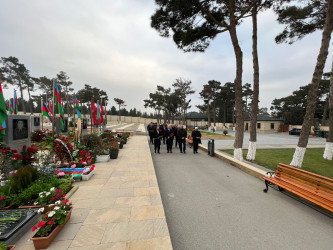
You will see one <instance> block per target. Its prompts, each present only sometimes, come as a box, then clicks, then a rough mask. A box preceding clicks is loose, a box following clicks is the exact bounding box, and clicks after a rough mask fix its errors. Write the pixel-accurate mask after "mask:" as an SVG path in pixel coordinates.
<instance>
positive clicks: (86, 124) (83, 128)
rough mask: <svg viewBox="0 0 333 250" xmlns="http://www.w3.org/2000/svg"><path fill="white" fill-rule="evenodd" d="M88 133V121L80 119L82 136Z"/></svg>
mask: <svg viewBox="0 0 333 250" xmlns="http://www.w3.org/2000/svg"><path fill="white" fill-rule="evenodd" d="M87 132H88V119H87V118H82V134H83V135H84V134H86V133H87Z"/></svg>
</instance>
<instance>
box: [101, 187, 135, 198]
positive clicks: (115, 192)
mask: <svg viewBox="0 0 333 250" xmlns="http://www.w3.org/2000/svg"><path fill="white" fill-rule="evenodd" d="M131 196H134V190H133V188H119V189H104V190H102V191H101V192H100V193H99V195H98V196H97V197H98V198H111V197H131Z"/></svg>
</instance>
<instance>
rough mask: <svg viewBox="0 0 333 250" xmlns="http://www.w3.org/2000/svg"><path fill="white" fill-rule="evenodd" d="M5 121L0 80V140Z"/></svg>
mask: <svg viewBox="0 0 333 250" xmlns="http://www.w3.org/2000/svg"><path fill="white" fill-rule="evenodd" d="M6 119H7V110H6V103H5V98H4V97H3V92H2V86H1V80H0V126H1V127H0V138H2V137H3V136H4V135H5V128H6Z"/></svg>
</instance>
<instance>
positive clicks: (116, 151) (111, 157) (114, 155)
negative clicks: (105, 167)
mask: <svg viewBox="0 0 333 250" xmlns="http://www.w3.org/2000/svg"><path fill="white" fill-rule="evenodd" d="M118 153H119V150H114V151H111V152H110V159H117V158H118Z"/></svg>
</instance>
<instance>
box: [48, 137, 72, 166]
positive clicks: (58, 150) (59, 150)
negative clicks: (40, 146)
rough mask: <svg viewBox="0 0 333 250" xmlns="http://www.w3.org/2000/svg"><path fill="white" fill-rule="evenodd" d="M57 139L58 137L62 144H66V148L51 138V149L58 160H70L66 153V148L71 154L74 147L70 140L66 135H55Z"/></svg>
mask: <svg viewBox="0 0 333 250" xmlns="http://www.w3.org/2000/svg"><path fill="white" fill-rule="evenodd" d="M56 138H57V139H60V140H61V141H63V142H64V144H65V145H66V146H67V148H66V147H65V146H64V145H63V144H62V143H61V142H59V141H57V140H53V150H54V152H55V155H56V157H57V158H58V159H59V160H60V161H63V162H65V161H70V156H69V154H68V151H67V149H68V150H69V151H70V153H71V154H73V151H74V147H73V144H72V143H71V141H70V140H69V138H68V137H66V136H62V135H57V137H56Z"/></svg>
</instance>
